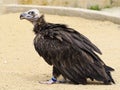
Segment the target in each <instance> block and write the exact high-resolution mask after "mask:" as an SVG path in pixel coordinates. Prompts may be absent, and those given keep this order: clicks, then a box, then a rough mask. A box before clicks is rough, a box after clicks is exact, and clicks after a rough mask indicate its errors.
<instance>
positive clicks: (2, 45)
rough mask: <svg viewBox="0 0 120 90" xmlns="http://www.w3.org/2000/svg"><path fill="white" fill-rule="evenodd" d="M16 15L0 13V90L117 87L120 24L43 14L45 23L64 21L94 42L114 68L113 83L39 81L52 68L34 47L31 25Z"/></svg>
mask: <svg viewBox="0 0 120 90" xmlns="http://www.w3.org/2000/svg"><path fill="white" fill-rule="evenodd" d="M19 14H20V13H16V14H5V15H0V90H120V52H119V51H120V25H117V24H114V23H112V22H109V21H96V20H87V19H83V18H79V17H67V16H57V15H45V18H46V20H47V21H48V22H53V23H65V24H67V25H69V27H72V28H74V29H76V30H78V31H79V32H81V33H82V34H84V35H85V36H87V37H88V38H89V39H90V40H91V41H92V42H94V43H95V44H96V45H97V46H98V47H99V48H100V49H101V51H102V53H103V55H101V56H100V57H101V58H102V60H103V61H104V62H105V63H106V64H107V65H109V66H111V67H113V68H114V69H115V71H114V72H112V75H113V78H114V80H115V82H116V84H114V85H99V84H96V83H92V82H91V83H89V84H88V85H73V84H53V85H44V84H40V83H39V81H44V80H48V79H50V78H51V72H52V68H51V66H49V65H48V64H46V63H45V61H44V60H43V59H42V58H41V57H39V55H38V54H37V53H36V51H35V50H34V46H33V38H34V36H35V35H34V33H33V31H32V28H33V25H32V24H31V23H29V22H28V21H26V20H22V21H21V20H19Z"/></svg>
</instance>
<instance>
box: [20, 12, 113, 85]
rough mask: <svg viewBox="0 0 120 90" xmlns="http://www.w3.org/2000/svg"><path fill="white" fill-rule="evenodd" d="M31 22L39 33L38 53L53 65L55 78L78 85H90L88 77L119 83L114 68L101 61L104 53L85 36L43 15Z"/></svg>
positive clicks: (36, 32) (36, 40) (35, 43)
mask: <svg viewBox="0 0 120 90" xmlns="http://www.w3.org/2000/svg"><path fill="white" fill-rule="evenodd" d="M30 11H32V12H34V13H35V11H34V10H30ZM30 11H29V12H30ZM21 17H22V18H23V17H24V16H23V14H21ZM25 19H26V18H25ZM27 20H28V19H27ZM32 20H33V17H32ZM29 21H30V20H29ZM31 22H32V23H33V24H34V29H33V31H34V32H35V34H36V37H35V39H34V46H35V50H36V51H37V52H38V54H39V55H40V56H42V57H43V58H44V60H45V61H46V62H47V63H48V64H49V65H53V76H54V77H55V78H57V77H58V76H59V75H62V76H63V77H65V78H67V79H69V80H70V81H72V82H74V83H75V84H80V83H81V84H87V78H90V79H91V80H94V79H95V80H98V81H102V82H104V83H105V84H110V83H111V82H112V83H115V82H114V80H113V79H112V76H111V74H110V72H111V71H114V69H112V68H111V67H109V66H107V65H106V64H105V63H104V62H103V61H102V60H101V59H100V58H99V56H98V55H97V54H96V53H99V54H102V53H101V51H100V50H99V49H98V48H97V47H96V46H95V45H94V44H93V43H92V42H91V41H90V40H89V39H88V38H86V37H85V36H84V35H82V34H80V33H79V32H77V31H76V30H74V29H72V28H69V27H67V26H66V25H63V24H52V23H47V22H46V21H45V20H44V16H43V15H40V17H38V19H37V20H35V21H31ZM95 52H96V53H95Z"/></svg>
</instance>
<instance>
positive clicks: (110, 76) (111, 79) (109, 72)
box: [104, 65, 115, 84]
mask: <svg viewBox="0 0 120 90" xmlns="http://www.w3.org/2000/svg"><path fill="white" fill-rule="evenodd" d="M105 71H106V73H107V75H108V76H109V79H110V80H109V81H107V82H104V83H105V84H109V83H111V82H112V83H114V84H115V81H114V80H113V78H112V75H111V71H114V69H113V68H111V67H109V66H106V65H105Z"/></svg>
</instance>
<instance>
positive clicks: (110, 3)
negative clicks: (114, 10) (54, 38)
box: [0, 0, 120, 10]
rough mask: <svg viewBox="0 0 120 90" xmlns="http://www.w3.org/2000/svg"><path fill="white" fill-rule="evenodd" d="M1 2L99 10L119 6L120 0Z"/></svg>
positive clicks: (2, 0) (2, 1)
mask: <svg viewBox="0 0 120 90" xmlns="http://www.w3.org/2000/svg"><path fill="white" fill-rule="evenodd" d="M0 3H1V4H33V5H44V6H46V5H49V6H65V7H79V8H88V9H96V10H100V9H103V8H110V7H114V6H115V7H117V6H120V0H0Z"/></svg>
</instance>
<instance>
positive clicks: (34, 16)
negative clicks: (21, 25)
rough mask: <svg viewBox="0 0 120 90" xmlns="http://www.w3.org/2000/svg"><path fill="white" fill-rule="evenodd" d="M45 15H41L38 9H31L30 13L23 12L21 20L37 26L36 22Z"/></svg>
mask: <svg viewBox="0 0 120 90" xmlns="http://www.w3.org/2000/svg"><path fill="white" fill-rule="evenodd" d="M43 16H44V15H43V14H40V12H39V10H37V9H31V10H29V11H26V12H23V13H22V14H20V19H21V20H22V19H26V20H28V21H30V22H31V23H33V24H36V22H37V21H38V20H39V19H40V18H41V17H43Z"/></svg>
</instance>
